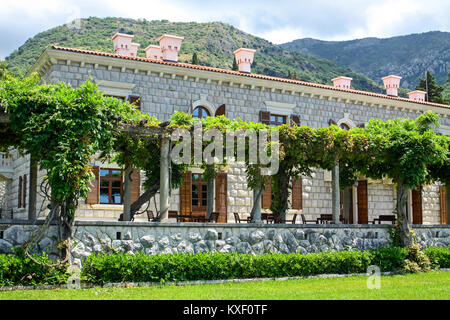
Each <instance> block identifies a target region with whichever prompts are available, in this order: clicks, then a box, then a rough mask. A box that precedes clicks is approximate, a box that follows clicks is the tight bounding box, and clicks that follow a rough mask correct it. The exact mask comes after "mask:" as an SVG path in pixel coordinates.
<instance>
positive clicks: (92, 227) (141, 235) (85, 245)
mask: <svg viewBox="0 0 450 320" xmlns="http://www.w3.org/2000/svg"><path fill="white" fill-rule="evenodd" d="M1 224H3V227H5V226H6V223H5V222H2V223H1ZM37 228H38V226H36V225H32V224H31V223H27V224H14V225H10V226H9V227H7V228H6V229H5V230H4V231H3V239H0V253H8V252H11V249H12V247H14V246H20V245H22V244H23V243H24V242H25V241H26V240H28V238H29V237H30V235H31V234H32V232H34V231H36V230H37ZM413 229H414V231H415V233H416V235H417V237H418V240H419V243H420V244H421V245H422V246H440V247H449V246H450V226H447V225H433V226H431V225H428V226H424V225H418V226H413ZM388 230H389V225H282V224H280V225H276V224H275V225H271V224H219V223H218V224H214V223H178V224H174V223H164V224H162V223H150V222H87V221H78V222H76V224H75V228H74V234H73V242H72V257H73V263H74V264H78V265H80V264H81V261H82V260H83V259H84V258H85V257H88V256H89V255H90V254H92V253H93V252H121V253H125V252H126V253H130V254H133V253H135V252H138V251H141V252H142V251H143V252H145V253H146V254H151V255H154V254H159V253H163V254H171V253H199V252H239V253H248V254H265V253H301V254H307V253H313V252H319V251H328V250H333V251H334V250H336V251H340V250H345V249H349V248H352V249H358V250H368V249H374V248H379V247H383V246H387V245H389V240H390V237H389V232H388ZM55 239H56V229H55V228H54V227H51V228H50V231H49V232H48V235H47V236H45V237H44V238H43V239H41V240H40V242H39V244H38V247H37V248H36V250H35V252H39V251H45V252H47V253H50V254H51V256H53V257H55V255H54V254H55V253H56V252H55V244H56V243H55Z"/></svg>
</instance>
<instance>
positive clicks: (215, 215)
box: [207, 211, 219, 223]
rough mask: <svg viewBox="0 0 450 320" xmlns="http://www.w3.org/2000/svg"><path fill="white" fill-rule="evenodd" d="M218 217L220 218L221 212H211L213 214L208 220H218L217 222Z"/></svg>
mask: <svg viewBox="0 0 450 320" xmlns="http://www.w3.org/2000/svg"><path fill="white" fill-rule="evenodd" d="M217 219H219V213H218V212H214V211H213V212H211V215H210V216H209V219H207V220H208V221H207V222H216V223H217Z"/></svg>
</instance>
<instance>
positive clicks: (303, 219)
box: [300, 213, 319, 224]
mask: <svg viewBox="0 0 450 320" xmlns="http://www.w3.org/2000/svg"><path fill="white" fill-rule="evenodd" d="M300 217H301V218H302V222H303V224H307V223H308V222H312V223H314V224H318V223H319V222H317V220H306V217H305V215H304V214H303V213H300Z"/></svg>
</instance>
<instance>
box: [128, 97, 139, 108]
mask: <svg viewBox="0 0 450 320" xmlns="http://www.w3.org/2000/svg"><path fill="white" fill-rule="evenodd" d="M128 101H129V102H130V103H132V104H134V105H135V106H136V107H137V109H138V110H141V97H140V96H137V95H130V96H128Z"/></svg>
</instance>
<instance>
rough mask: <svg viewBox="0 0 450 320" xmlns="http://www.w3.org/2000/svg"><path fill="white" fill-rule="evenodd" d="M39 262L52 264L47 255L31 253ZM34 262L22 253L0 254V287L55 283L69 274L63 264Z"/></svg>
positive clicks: (64, 281) (62, 281)
mask: <svg viewBox="0 0 450 320" xmlns="http://www.w3.org/2000/svg"><path fill="white" fill-rule="evenodd" d="M33 258H34V259H36V260H37V261H38V262H39V263H41V264H47V265H50V264H53V263H54V261H51V260H50V259H49V258H48V256H47V255H46V254H45V253H44V254H43V255H33ZM41 264H37V263H34V262H33V261H32V260H31V259H30V258H28V257H26V256H24V255H22V254H16V255H13V254H0V287H3V286H15V285H23V286H26V285H44V284H49V285H55V284H64V283H66V282H67V279H68V278H69V276H70V274H68V273H67V272H66V271H67V270H66V267H65V266H59V267H49V266H44V265H41Z"/></svg>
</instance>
